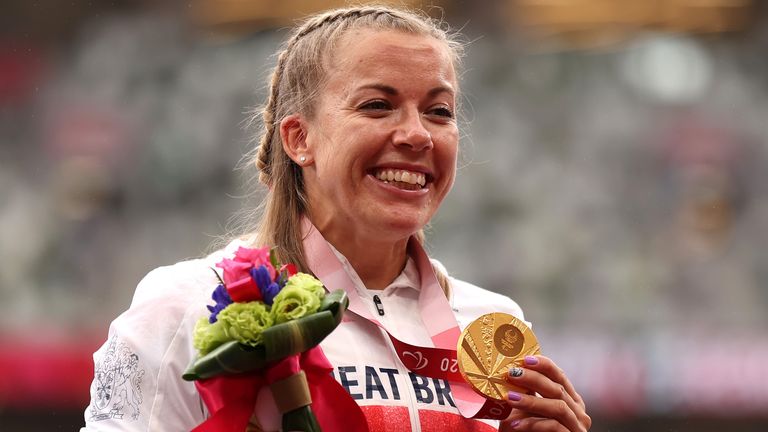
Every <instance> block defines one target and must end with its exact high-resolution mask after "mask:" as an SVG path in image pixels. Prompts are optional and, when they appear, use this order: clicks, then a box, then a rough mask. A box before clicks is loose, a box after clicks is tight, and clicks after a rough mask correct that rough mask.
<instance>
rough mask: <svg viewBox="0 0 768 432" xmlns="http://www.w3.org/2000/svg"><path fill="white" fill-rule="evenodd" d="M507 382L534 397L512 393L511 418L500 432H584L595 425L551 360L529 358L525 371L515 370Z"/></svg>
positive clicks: (565, 377) (526, 359) (563, 374)
mask: <svg viewBox="0 0 768 432" xmlns="http://www.w3.org/2000/svg"><path fill="white" fill-rule="evenodd" d="M508 380H509V382H510V383H513V384H514V385H515V386H518V387H522V388H525V389H528V390H530V393H531V394H523V393H517V392H509V395H508V400H509V404H510V405H511V406H512V408H513V409H512V414H511V415H510V416H509V418H508V419H507V420H504V421H502V422H501V426H500V428H499V431H501V432H512V431H532V432H539V431H558V432H561V431H562V432H565V431H569V432H585V431H588V430H589V428H590V426H591V425H592V419H591V418H589V416H588V415H587V412H586V409H585V406H584V400H582V399H581V396H579V394H578V393H576V390H575V389H574V388H573V384H571V381H570V380H569V379H568V377H567V376H566V375H565V372H563V370H562V369H560V368H559V367H557V365H556V364H555V362H553V361H552V360H551V359H549V358H547V357H544V356H527V357H526V358H525V368H512V369H511V370H510V373H509V377H508Z"/></svg>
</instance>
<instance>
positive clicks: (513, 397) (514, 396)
mask: <svg viewBox="0 0 768 432" xmlns="http://www.w3.org/2000/svg"><path fill="white" fill-rule="evenodd" d="M522 398H523V397H522V396H521V395H520V393H515V392H513V391H511V392H509V393H507V399H509V400H511V401H515V402H517V401H519V400H520V399H522Z"/></svg>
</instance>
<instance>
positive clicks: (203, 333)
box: [192, 317, 230, 355]
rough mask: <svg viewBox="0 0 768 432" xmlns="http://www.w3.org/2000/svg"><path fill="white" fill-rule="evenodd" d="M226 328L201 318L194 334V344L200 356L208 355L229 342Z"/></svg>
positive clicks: (206, 318)
mask: <svg viewBox="0 0 768 432" xmlns="http://www.w3.org/2000/svg"><path fill="white" fill-rule="evenodd" d="M229 340H230V338H229V337H228V336H227V332H226V331H225V329H224V326H222V325H221V323H219V322H215V323H213V324H211V323H210V322H209V320H208V317H202V318H200V319H199V320H198V321H197V323H196V324H195V330H194V332H193V334H192V344H193V345H194V346H195V348H196V349H197V351H198V352H199V353H200V355H206V354H208V353H209V352H211V351H212V350H213V349H214V348H216V347H217V346H219V345H221V344H223V343H224V342H227V341H229Z"/></svg>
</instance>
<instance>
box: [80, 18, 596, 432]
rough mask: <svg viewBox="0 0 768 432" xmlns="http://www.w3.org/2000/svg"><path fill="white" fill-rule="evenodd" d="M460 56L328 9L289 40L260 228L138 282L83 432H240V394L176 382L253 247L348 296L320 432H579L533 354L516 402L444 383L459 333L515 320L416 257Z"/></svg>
mask: <svg viewBox="0 0 768 432" xmlns="http://www.w3.org/2000/svg"><path fill="white" fill-rule="evenodd" d="M459 58H460V46H459V45H458V44H456V43H455V42H453V40H452V39H451V37H450V36H449V35H448V33H446V32H445V31H444V30H442V29H441V27H440V25H439V24H438V23H436V22H433V21H432V20H430V19H429V18H426V17H422V16H421V15H418V14H415V13H412V12H408V11H404V10H400V9H393V8H384V7H359V8H349V9H339V10H333V11H329V12H326V13H324V14H320V15H317V16H314V17H311V18H309V19H308V20H307V21H306V22H305V23H304V24H303V25H301V26H299V27H298V28H296V29H295V31H294V33H293V35H292V36H291V38H290V39H289V40H288V41H287V42H286V44H285V47H284V49H283V50H282V51H281V52H280V55H279V58H278V62H277V65H276V67H275V70H274V73H273V76H272V80H271V84H270V96H269V100H268V102H267V104H266V107H265V108H264V110H263V112H262V119H263V125H264V129H263V132H262V135H261V137H260V145H259V147H258V150H257V152H256V156H255V158H254V162H255V164H256V165H257V166H258V168H259V169H260V180H261V181H262V182H263V183H264V184H265V185H266V186H267V187H268V188H269V191H268V193H267V198H266V203H265V209H264V214H263V215H262V217H261V218H260V220H259V224H258V228H257V229H256V230H255V232H252V233H249V234H248V235H246V236H243V237H242V238H240V239H237V240H235V241H233V242H232V244H230V245H229V246H228V247H226V248H225V249H223V250H221V251H219V252H216V253H214V254H213V255H211V256H209V257H207V258H204V259H199V260H193V261H186V262H182V263H178V264H176V265H174V266H170V267H163V268H160V269H157V270H155V271H153V272H152V273H150V274H149V275H148V276H147V277H146V278H145V279H144V280H143V281H142V282H141V284H140V285H139V287H138V288H137V291H136V295H135V297H134V301H133V303H132V305H131V308H130V309H129V310H128V311H126V312H125V313H124V314H123V315H121V316H120V317H118V318H117V319H116V320H115V321H114V322H113V324H112V326H111V327H110V337H109V341H108V343H107V344H105V345H104V347H102V349H100V350H99V351H98V352H97V353H96V354H95V355H94V358H95V361H96V377H95V380H94V384H93V386H92V402H91V405H90V406H89V407H88V409H87V411H86V430H136V431H138V430H190V429H192V428H195V426H196V425H198V424H200V423H201V422H205V423H204V424H203V425H201V426H200V428H198V429H196V430H236V429H237V428H238V427H240V428H241V429H240V430H242V426H233V425H232V423H231V422H228V421H227V420H226V419H227V417H226V415H225V414H227V413H229V412H231V411H229V410H230V409H231V405H228V404H229V403H230V402H231V403H233V404H237V403H240V402H238V401H241V400H242V399H238V398H237V397H236V395H233V394H219V395H218V396H221V397H222V398H224V399H227V401H228V402H227V403H225V404H224V406H223V407H222V406H221V405H215V404H210V403H209V400H210V399H209V397H210V393H209V392H210V387H205V386H195V385H193V384H191V383H188V382H185V381H183V380H182V379H181V376H182V373H183V372H184V370H185V368H186V366H187V364H189V363H190V361H191V360H192V359H193V357H194V355H195V351H194V347H193V341H192V335H193V333H195V331H197V329H198V327H196V325H195V323H198V322H201V321H200V319H201V318H202V322H203V323H204V325H205V322H207V321H208V320H207V319H206V317H207V316H208V315H209V313H208V311H206V308H205V307H204V306H205V305H206V303H210V301H209V300H208V296H209V295H210V292H211V288H212V287H214V286H216V285H217V283H218V278H219V275H218V273H217V274H216V275H215V276H214V275H212V274H211V273H212V272H211V267H212V266H213V265H214V263H216V262H218V261H219V260H222V259H223V258H229V257H231V256H233V254H234V255H235V260H237V259H239V258H238V256H241V255H242V254H243V253H244V252H243V251H244V250H245V251H247V249H242V248H240V249H239V247H240V246H246V247H254V246H262V245H266V246H268V247H271V248H274V249H273V250H274V256H273V258H274V260H273V262H283V263H295V264H296V266H297V267H298V269H299V270H300V271H303V272H306V273H313V274H314V275H315V276H317V278H318V279H320V281H322V282H323V284H324V285H325V286H326V287H327V288H329V289H331V290H333V289H343V290H344V291H346V295H347V296H348V297H349V301H350V305H349V310H348V313H347V314H346V315H345V316H344V320H343V321H342V322H341V324H340V325H339V326H338V328H336V330H334V331H333V333H331V334H330V335H329V336H328V337H327V338H326V339H325V340H323V342H322V343H321V344H320V347H321V348H322V353H323V354H324V356H325V357H327V360H328V362H325V360H323V361H321V362H320V363H321V364H326V363H327V364H328V368H329V369H330V371H331V374H332V375H333V377H334V378H335V379H336V380H337V381H338V384H336V385H337V386H340V387H343V390H345V391H342V392H341V393H338V392H335V393H334V392H327V391H325V390H323V388H321V386H314V385H313V381H312V380H311V379H310V381H309V387H310V391H311V397H312V409H313V410H315V411H316V412H317V413H318V421H319V423H320V426H322V427H324V428H326V430H336V429H335V428H329V427H327V425H337V426H338V425H339V424H341V422H340V421H339V420H338V419H347V418H349V419H350V420H349V424H348V425H346V428H347V429H348V430H354V431H357V430H361V431H365V430H370V431H384V430H413V431H436V430H445V429H452V430H455V431H490V430H496V429H497V428H498V427H501V428H502V429H509V430H542V431H544V430H553V431H554V430H570V431H584V430H587V429H588V428H589V424H590V419H589V417H588V416H587V415H586V412H585V408H584V403H583V401H582V399H581V397H580V396H579V394H578V393H577V392H576V391H575V390H574V388H573V386H572V385H571V383H570V381H569V380H568V378H567V377H566V376H565V375H564V374H563V372H562V371H561V370H560V369H559V368H558V367H557V366H556V365H555V364H554V363H553V362H552V361H551V360H550V359H548V358H546V357H543V356H529V357H526V359H525V367H524V368H523V369H524V370H523V369H521V368H514V371H513V373H510V377H509V378H508V379H509V380H510V381H511V382H512V383H514V385H515V386H516V387H515V388H522V389H525V390H526V392H525V393H523V394H521V393H514V392H510V393H509V395H508V397H509V401H508V402H495V403H493V404H491V405H490V408H489V409H488V410H485V411H481V412H480V413H477V411H478V410H477V409H476V407H475V408H473V409H468V407H470V406H471V405H472V404H473V403H474V404H475V405H480V406H483V407H485V406H486V405H487V404H488V403H487V402H480V403H477V402H476V401H477V398H478V396H477V395H475V394H473V393H472V392H471V390H469V388H468V387H467V386H466V384H465V383H464V382H463V381H461V378H460V375H459V374H458V372H457V370H456V369H457V368H456V352H455V349H456V343H457V340H458V336H459V332H460V330H461V329H462V328H464V327H466V326H467V324H468V323H469V322H470V321H472V320H474V319H476V318H477V317H479V316H481V315H484V314H487V313H490V312H505V313H508V314H511V315H514V316H516V317H517V318H519V319H520V320H522V319H523V315H522V311H521V310H520V308H519V307H518V305H517V304H516V303H514V302H513V301H512V300H510V299H509V298H507V297H504V296H501V295H498V294H495V293H492V292H489V291H486V290H483V289H481V288H478V287H476V286H473V285H471V284H468V283H466V282H463V281H460V280H457V279H454V278H449V277H447V276H446V274H445V270H444V269H443V268H442V266H441V265H440V264H439V263H437V262H436V261H430V260H429V259H428V257H427V255H426V254H425V252H424V250H423V248H422V242H423V235H422V229H423V228H424V226H425V225H426V224H428V223H429V221H430V219H431V218H432V216H433V215H434V214H435V212H436V211H437V209H438V207H439V206H440V204H441V202H442V201H443V199H444V198H445V196H446V195H447V194H448V192H449V191H450V189H451V186H452V185H453V182H454V178H455V174H456V160H457V152H458V140H459V138H458V137H459V133H458V127H457V122H456V99H457V93H458V83H457V80H456V76H457V73H456V67H457V65H458V61H459ZM265 260H266V259H264V261H265ZM224 262H228V263H230V264H229V265H232V266H235V265H236V264H232V262H234V261H232V260H225V261H224ZM237 265H240V264H237ZM265 272H266V270H265ZM273 272H274V269H273ZM280 272H282V270H281V271H280ZM280 272H278V273H280ZM254 278H256V276H254ZM246 279H247V278H246ZM224 280H227V274H226V271H225V275H224ZM269 280H271V279H269ZM241 282H242V281H240V280H238V281H237V283H236V284H237V285H238V289H241V288H242V287H241V286H240V285H242V284H241ZM245 283H246V285H247V283H249V280H245ZM234 285H235V283H234V282H229V281H228V282H226V283H224V282H222V285H221V287H222V288H220V289H218V288H217V291H216V292H217V293H218V294H217V297H216V303H217V306H211V307H210V308H209V309H211V310H212V311H217V310H218V309H217V308H220V307H226V306H225V305H224V304H223V303H227V301H228V302H229V303H231V299H229V296H228V295H224V291H227V292H228V293H229V294H232V293H233V292H234V288H235V286H234ZM233 297H234V295H233ZM222 302H223V303H222ZM220 303H221V304H220ZM225 310H226V309H225ZM260 310H261V311H262V313H266V312H264V310H266V309H264V308H260ZM374 316H376V318H375V319H374V318H373V317H374ZM159 317H162V318H159ZM215 320H216V317H215V313H214V314H212V315H211V316H210V323H214V322H215ZM193 329H194V331H193ZM446 353H447V354H446ZM123 354H125V356H123ZM441 356H442V357H441ZM123 357H126V358H130V360H131V361H130V363H125V362H123V361H122V360H120V359H122V358H123ZM323 359H324V357H323ZM302 361H304V360H302ZM324 362H325V363H324ZM124 363H125V364H124ZM302 366H305V365H304V363H302ZM321 375H323V376H325V377H326V378H327V376H328V375H327V374H326V373H323V374H321ZM457 377H458V378H457ZM267 379H269V377H267ZM204 389H207V390H205V391H204ZM129 390H130V392H129ZM248 391H253V392H257V393H258V394H257V395H256V397H255V406H254V404H250V405H248V406H247V407H246V408H245V409H246V410H247V412H246V414H247V416H250V415H251V413H252V414H253V415H252V416H251V418H250V424H249V426H248V428H249V429H248V430H265V431H273V430H278V429H279V428H280V422H279V418H280V413H279V411H278V410H279V409H278V406H281V407H282V406H283V402H282V401H283V397H282V396H281V395H280V394H279V393H277V392H276V393H274V394H273V392H272V391H271V390H270V388H269V387H268V386H262V387H260V388H259V389H258V391H257V390H254V389H246V391H245V392H246V393H247V392H248ZM214 393H215V391H214ZM201 396H202V400H204V401H205V402H206V404H207V407H204V406H203V404H202V403H201ZM473 398H474V399H473ZM233 400H234V402H233ZM472 401H475V402H472ZM350 403H351V404H350ZM341 406H346V407H353V409H352V411H353V412H347V411H342V409H341V408H340V407H341ZM206 408H207V409H206ZM208 410H210V412H209V411H208ZM283 411H284V410H283ZM222 413H224V414H222ZM476 413H477V414H478V415H475V414H476ZM209 416H210V419H209V420H214V419H215V421H217V422H219V423H216V424H217V425H218V426H215V427H213V426H210V425H211V424H212V423H211V422H210V421H206V418H207V417H209ZM247 416H246V417H247ZM355 418H357V419H362V420H361V421H360V422H359V423H355V421H354V420H353V419H355ZM221 419H224V420H221ZM499 420H501V423H499ZM214 423H215V422H214Z"/></svg>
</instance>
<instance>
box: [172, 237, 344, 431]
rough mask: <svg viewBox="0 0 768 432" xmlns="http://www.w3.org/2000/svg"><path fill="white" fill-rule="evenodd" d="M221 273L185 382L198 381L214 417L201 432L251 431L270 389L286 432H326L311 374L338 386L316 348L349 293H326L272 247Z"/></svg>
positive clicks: (243, 254) (225, 264)
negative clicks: (260, 398)
mask: <svg viewBox="0 0 768 432" xmlns="http://www.w3.org/2000/svg"><path fill="white" fill-rule="evenodd" d="M216 266H217V267H219V268H221V269H222V270H223V273H224V277H223V280H222V279H221V278H219V282H221V283H220V284H219V285H218V286H217V287H216V288H215V289H214V291H213V294H212V298H213V300H214V302H215V304H214V305H212V306H208V310H209V311H210V315H209V316H207V317H203V318H201V319H200V320H199V321H198V322H197V324H196V326H195V329H194V335H193V343H194V346H195V348H196V349H197V351H198V354H199V355H198V357H197V358H196V359H195V360H194V361H193V362H192V364H191V365H190V366H189V368H188V369H187V371H186V372H185V373H184V375H183V378H184V379H185V380H188V381H192V380H194V381H196V386H197V388H198V391H199V392H200V395H201V396H202V398H203V401H204V402H205V403H206V405H207V406H208V409H209V411H210V412H211V417H210V418H209V419H208V420H207V421H206V422H204V423H203V424H201V425H200V426H198V428H197V429H195V430H196V431H208V430H211V431H212V430H217V431H218V430H224V429H226V430H239V431H243V430H245V429H246V426H247V425H248V424H249V421H250V418H251V414H252V412H253V408H254V406H255V401H256V396H257V395H258V390H259V389H260V388H261V387H262V386H264V385H265V384H266V385H269V386H270V388H271V390H272V393H273V395H274V397H275V402H276V403H277V406H278V409H279V410H280V412H281V413H282V428H283V430H302V431H319V430H320V426H319V425H318V422H317V419H316V418H315V415H314V413H313V411H312V409H311V407H310V404H311V403H312V398H311V392H310V388H309V386H308V383H307V376H306V373H305V371H307V373H310V374H312V372H313V371H314V373H315V375H314V376H315V377H316V381H321V380H327V379H330V380H331V381H333V378H331V377H330V376H329V375H328V372H329V370H330V369H328V366H329V364H328V362H327V359H325V357H324V356H323V354H322V351H321V350H320V349H319V348H316V346H317V345H318V344H319V343H320V342H321V341H322V340H323V339H324V338H325V337H326V336H327V335H328V334H330V333H331V332H332V331H333V330H334V329H335V328H336V327H337V326H338V325H339V323H340V322H341V318H342V315H343V313H344V311H345V310H346V308H347V306H348V304H349V300H348V299H347V297H346V294H345V293H344V291H343V290H337V291H333V292H330V293H326V291H325V289H324V287H323V285H322V283H321V282H320V281H319V280H317V279H316V278H315V277H313V276H311V275H308V274H305V273H297V272H296V268H295V266H293V265H292V264H285V265H280V264H279V263H278V262H277V260H276V259H275V254H274V251H270V249H269V248H257V249H250V248H243V247H241V248H239V249H238V250H237V252H236V253H235V256H234V258H233V259H224V260H222V261H221V262H220V263H218V264H217V265H216ZM214 271H215V269H214ZM216 275H217V277H218V273H216ZM333 384H336V383H335V381H333Z"/></svg>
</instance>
